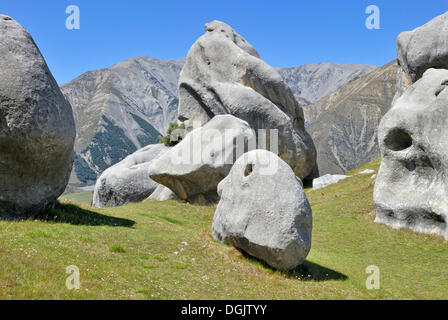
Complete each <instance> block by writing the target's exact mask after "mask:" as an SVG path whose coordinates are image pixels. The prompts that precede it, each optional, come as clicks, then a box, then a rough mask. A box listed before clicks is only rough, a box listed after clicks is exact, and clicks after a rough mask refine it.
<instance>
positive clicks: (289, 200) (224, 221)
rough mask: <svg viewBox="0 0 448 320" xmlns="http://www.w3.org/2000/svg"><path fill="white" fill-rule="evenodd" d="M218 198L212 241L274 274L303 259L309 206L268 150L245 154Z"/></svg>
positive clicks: (288, 172) (308, 235)
mask: <svg viewBox="0 0 448 320" xmlns="http://www.w3.org/2000/svg"><path fill="white" fill-rule="evenodd" d="M218 193H219V194H220V196H221V200H220V202H219V204H218V207H217V208H216V212H215V216H214V219H213V227H212V228H213V237H214V238H215V239H216V240H218V241H221V242H225V243H228V244H230V245H233V246H235V247H237V248H240V249H241V250H243V251H245V252H246V253H248V254H249V255H251V256H253V257H256V258H258V259H260V260H263V261H265V262H266V263H267V264H269V265H270V266H272V267H274V268H276V269H279V270H290V269H293V268H295V267H296V266H298V265H299V264H301V263H302V262H303V261H304V260H305V258H306V256H307V255H308V253H309V251H310V248H311V231H312V213H311V207H310V205H309V203H308V200H307V198H306V195H305V193H304V191H303V188H302V183H301V182H300V180H299V179H298V178H297V177H296V176H295V174H294V172H293V171H292V170H291V168H290V167H289V166H288V164H287V163H285V162H284V161H283V160H281V159H280V158H279V157H277V156H276V155H275V154H274V153H272V152H270V151H266V150H253V151H250V152H248V153H246V154H244V155H243V156H241V157H240V158H239V159H238V160H237V161H236V162H235V165H234V166H233V167H232V170H231V171H230V173H229V175H228V176H227V177H226V178H225V179H224V180H223V181H221V182H220V184H219V185H218Z"/></svg>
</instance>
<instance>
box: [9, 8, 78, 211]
mask: <svg viewBox="0 0 448 320" xmlns="http://www.w3.org/2000/svg"><path fill="white" fill-rule="evenodd" d="M75 134H76V133H75V123H74V120H73V113H72V108H71V106H70V104H69V103H68V102H67V101H66V100H65V98H64V96H63V95H62V93H61V91H60V90H59V87H58V84H57V83H56V81H55V80H54V78H53V76H52V75H51V72H50V70H49V69H48V67H47V64H46V63H45V60H44V58H43V57H42V55H41V53H40V51H39V49H38V48H37V46H36V44H35V43H34V41H33V39H32V38H31V36H30V35H29V33H28V32H27V31H26V30H25V29H24V28H23V27H22V26H21V25H19V24H18V23H17V22H16V21H15V20H13V19H12V18H10V17H8V16H6V15H0V217H1V218H3V219H26V218H33V217H35V216H36V215H38V214H40V213H42V212H43V211H45V210H47V209H48V208H51V207H52V206H53V204H54V203H55V201H56V199H57V198H58V197H59V196H60V195H61V194H62V192H64V189H65V187H66V185H67V182H68V179H69V176H70V172H71V169H72V164H73V144H74V140H75Z"/></svg>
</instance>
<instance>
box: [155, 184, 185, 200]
mask: <svg viewBox="0 0 448 320" xmlns="http://www.w3.org/2000/svg"><path fill="white" fill-rule="evenodd" d="M148 199H153V200H157V201H166V200H178V199H179V198H178V197H177V196H176V194H175V193H174V192H173V191H171V189H169V188H167V187H165V186H164V185H162V184H159V185H158V186H157V188H156V190H154V192H153V193H151V195H150V196H149V197H148Z"/></svg>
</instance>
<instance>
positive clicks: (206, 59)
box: [178, 21, 316, 178]
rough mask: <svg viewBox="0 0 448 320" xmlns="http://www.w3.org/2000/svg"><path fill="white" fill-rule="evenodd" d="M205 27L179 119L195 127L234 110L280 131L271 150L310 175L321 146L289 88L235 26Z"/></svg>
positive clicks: (184, 84)
mask: <svg viewBox="0 0 448 320" xmlns="http://www.w3.org/2000/svg"><path fill="white" fill-rule="evenodd" d="M205 29H206V33H205V34H204V35H203V36H201V37H200V38H199V39H198V40H197V41H196V42H195V43H194V44H193V46H192V47H191V49H190V51H189V52H188V55H187V58H186V62H185V65H184V67H183V69H182V71H181V73H180V77H179V116H178V118H179V120H180V121H182V122H184V123H185V125H186V127H187V129H191V128H194V127H198V126H202V125H203V124H204V123H206V122H207V121H209V120H210V119H211V118H213V117H214V116H215V115H219V114H231V115H234V116H236V117H238V118H240V119H243V120H245V121H247V122H248V123H249V125H250V126H251V127H252V128H253V129H276V130H278V148H277V149H278V150H274V149H272V148H271V149H270V150H272V151H273V152H276V153H278V155H279V156H280V157H281V158H282V159H283V160H285V161H286V162H287V163H288V164H289V165H290V166H291V167H292V168H293V170H294V172H295V173H296V175H297V176H299V177H300V178H305V177H307V176H308V175H309V174H311V173H312V171H313V169H314V167H315V163H316V150H315V147H314V144H313V141H312V139H311V137H310V136H309V134H308V133H307V132H306V131H305V128H304V115H303V110H302V108H301V107H300V105H299V104H298V102H297V101H296V99H295V98H294V95H293V94H292V92H291V90H290V88H289V87H288V86H287V85H286V84H285V82H284V81H283V80H282V78H281V76H280V74H279V73H278V72H277V71H276V70H274V69H273V68H271V67H270V66H269V65H268V64H266V63H265V62H264V61H263V60H261V59H260V57H259V55H258V53H257V51H256V50H255V49H254V48H253V47H252V46H251V45H250V44H249V43H248V42H247V41H246V40H245V39H244V38H243V37H242V36H240V35H239V34H238V33H236V32H235V31H234V30H233V29H232V28H231V27H230V26H228V25H227V24H225V23H223V22H220V21H213V22H211V23H207V24H206V25H205Z"/></svg>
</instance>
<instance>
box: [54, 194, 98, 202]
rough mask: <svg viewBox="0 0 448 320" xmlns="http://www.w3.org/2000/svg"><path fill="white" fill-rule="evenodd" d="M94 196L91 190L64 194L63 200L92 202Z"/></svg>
mask: <svg viewBox="0 0 448 320" xmlns="http://www.w3.org/2000/svg"><path fill="white" fill-rule="evenodd" d="M92 196H93V192H91V191H83V192H75V193H68V194H64V195H62V196H61V200H63V201H68V202H73V203H78V204H79V203H82V204H91V203H92Z"/></svg>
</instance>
